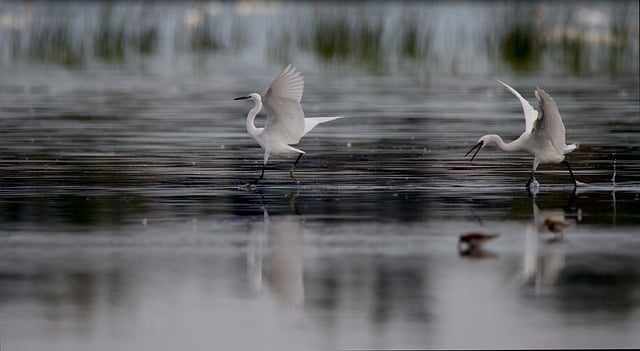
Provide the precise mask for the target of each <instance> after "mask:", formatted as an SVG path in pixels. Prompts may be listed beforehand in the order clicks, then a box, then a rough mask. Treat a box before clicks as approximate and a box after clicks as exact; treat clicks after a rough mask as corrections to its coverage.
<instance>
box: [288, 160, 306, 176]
mask: <svg viewBox="0 0 640 351" xmlns="http://www.w3.org/2000/svg"><path fill="white" fill-rule="evenodd" d="M302 155H304V154H300V155H298V158H296V161H295V162H294V163H293V166H291V170H290V171H289V176H290V177H291V179H293V180H294V181H298V178H296V175H295V174H293V171H294V170H295V169H296V165H297V164H298V161H300V158H301V157H302Z"/></svg>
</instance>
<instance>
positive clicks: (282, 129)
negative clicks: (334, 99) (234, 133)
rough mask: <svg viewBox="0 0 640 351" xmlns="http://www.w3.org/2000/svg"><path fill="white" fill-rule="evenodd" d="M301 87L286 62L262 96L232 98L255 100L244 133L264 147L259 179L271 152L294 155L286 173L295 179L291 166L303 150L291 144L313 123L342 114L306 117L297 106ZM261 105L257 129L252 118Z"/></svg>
mask: <svg viewBox="0 0 640 351" xmlns="http://www.w3.org/2000/svg"><path fill="white" fill-rule="evenodd" d="M303 90H304V78H303V76H302V74H300V72H298V71H297V70H296V68H295V67H292V66H291V65H288V66H287V67H286V68H285V69H284V71H282V73H280V74H279V75H278V76H277V77H276V79H275V80H274V81H273V82H272V83H271V85H269V87H268V88H267V90H265V92H264V93H263V94H262V95H260V94H257V93H252V94H249V95H248V96H243V97H239V98H236V99H235V100H241V99H250V100H253V102H254V103H255V106H254V107H253V109H251V111H249V114H248V115H247V132H249V134H250V135H251V136H252V137H253V138H254V139H255V140H256V141H257V142H258V143H259V144H260V146H262V148H263V149H264V163H263V167H262V172H261V173H260V177H259V178H258V180H259V179H262V178H263V176H264V169H265V167H266V165H267V161H268V160H269V157H270V156H271V155H278V156H285V157H293V156H296V155H297V156H298V158H297V159H296V161H295V162H294V164H293V167H291V171H290V173H289V174H290V176H291V178H293V179H295V176H294V174H293V171H294V168H295V166H296V164H297V163H298V161H299V160H300V157H302V155H303V154H304V153H305V152H304V151H302V150H300V149H297V148H295V147H293V146H291V144H297V143H298V142H300V139H301V138H302V137H303V136H304V135H306V134H307V133H309V132H310V131H311V130H312V129H313V128H314V127H315V126H316V125H318V124H320V123H324V122H329V121H332V120H334V119H337V118H341V116H336V117H315V118H305V117H304V112H303V111H302V106H301V105H300V101H301V100H302V92H303ZM263 108H264V110H265V112H266V114H267V121H266V123H265V125H264V127H263V128H259V127H256V126H255V119H256V116H257V115H258V113H259V112H260V111H261V110H262V109H263Z"/></svg>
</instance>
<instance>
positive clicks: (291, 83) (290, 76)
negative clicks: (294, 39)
mask: <svg viewBox="0 0 640 351" xmlns="http://www.w3.org/2000/svg"><path fill="white" fill-rule="evenodd" d="M303 90H304V78H303V76H302V74H300V72H298V71H296V68H295V67H292V66H291V65H288V66H287V67H286V68H285V69H284V71H282V73H280V74H279V75H278V76H277V77H276V79H275V80H274V81H273V82H272V83H271V85H269V87H268V88H267V90H266V91H265V92H264V94H263V97H262V102H263V104H264V109H265V112H266V113H267V122H266V124H265V131H266V133H270V134H271V135H273V137H276V138H279V139H280V140H282V141H283V142H285V143H287V144H295V143H298V142H299V141H300V138H302V136H303V135H304V127H305V122H304V112H303V111H302V106H301V105H300V101H301V100H302V92H303Z"/></svg>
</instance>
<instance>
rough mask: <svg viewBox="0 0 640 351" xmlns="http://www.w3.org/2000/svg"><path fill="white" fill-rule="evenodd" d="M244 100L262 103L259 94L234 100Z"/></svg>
mask: <svg viewBox="0 0 640 351" xmlns="http://www.w3.org/2000/svg"><path fill="white" fill-rule="evenodd" d="M244 99H249V100H253V101H262V98H261V97H260V94H257V93H251V94H249V95H247V96H241V97H237V98H235V99H234V100H244Z"/></svg>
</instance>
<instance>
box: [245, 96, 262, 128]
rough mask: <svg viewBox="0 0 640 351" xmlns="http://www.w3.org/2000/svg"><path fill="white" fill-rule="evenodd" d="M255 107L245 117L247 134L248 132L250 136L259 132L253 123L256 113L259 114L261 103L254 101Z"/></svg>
mask: <svg viewBox="0 0 640 351" xmlns="http://www.w3.org/2000/svg"><path fill="white" fill-rule="evenodd" d="M255 103H256V105H255V106H254V107H253V108H252V109H251V111H249V114H248V115H247V132H249V134H250V135H253V136H255V135H257V134H258V132H259V129H258V128H256V126H255V124H254V121H255V120H256V116H257V115H258V113H259V112H260V110H262V101H259V100H255Z"/></svg>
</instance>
